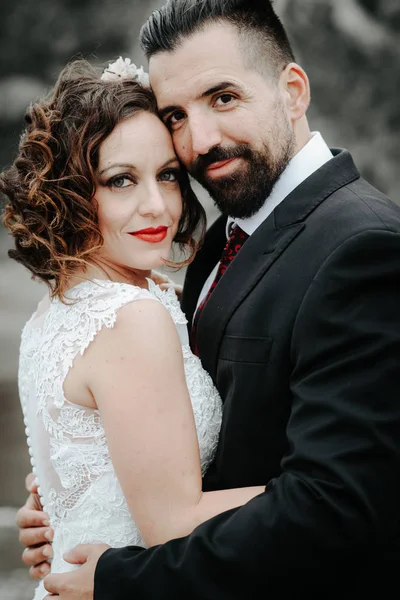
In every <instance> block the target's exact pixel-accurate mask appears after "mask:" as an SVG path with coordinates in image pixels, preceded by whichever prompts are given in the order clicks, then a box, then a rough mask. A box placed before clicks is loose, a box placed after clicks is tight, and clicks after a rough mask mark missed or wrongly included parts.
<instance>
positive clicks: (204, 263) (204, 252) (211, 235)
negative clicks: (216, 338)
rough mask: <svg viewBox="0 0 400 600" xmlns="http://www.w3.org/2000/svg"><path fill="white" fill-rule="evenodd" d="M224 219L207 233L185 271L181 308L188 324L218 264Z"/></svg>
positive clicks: (224, 235)
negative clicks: (202, 291) (204, 286)
mask: <svg viewBox="0 0 400 600" xmlns="http://www.w3.org/2000/svg"><path fill="white" fill-rule="evenodd" d="M226 220H227V219H226V217H224V216H221V217H219V218H218V219H217V220H216V221H214V223H213V224H212V225H211V227H210V229H209V230H208V231H207V235H206V239H205V241H204V245H203V246H202V248H201V249H200V250H199V251H198V253H197V255H196V258H195V260H194V261H193V262H192V263H191V264H190V265H189V267H188V269H187V271H186V277H185V285H184V287H183V293H182V300H181V307H182V310H183V312H184V313H185V315H186V318H187V320H188V322H189V327H190V324H191V322H192V319H193V313H194V311H195V308H196V305H197V300H198V298H199V296H200V292H201V290H202V288H203V285H204V283H205V281H206V279H207V277H208V276H209V275H210V273H211V271H212V270H213V269H214V267H215V265H216V264H217V263H218V261H219V259H220V257H221V254H222V251H223V249H224V246H225V244H226Z"/></svg>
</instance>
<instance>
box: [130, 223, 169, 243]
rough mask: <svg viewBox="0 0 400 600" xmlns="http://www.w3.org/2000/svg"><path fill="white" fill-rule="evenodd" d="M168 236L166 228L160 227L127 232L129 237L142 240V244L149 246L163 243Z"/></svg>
mask: <svg viewBox="0 0 400 600" xmlns="http://www.w3.org/2000/svg"><path fill="white" fill-rule="evenodd" d="M167 234H168V227H166V226H165V225H160V227H148V228H146V229H140V231H132V232H129V235H131V236H132V237H135V238H137V239H138V240H142V242H148V243H149V244H159V243H160V242H162V241H164V240H165V238H166V237H167Z"/></svg>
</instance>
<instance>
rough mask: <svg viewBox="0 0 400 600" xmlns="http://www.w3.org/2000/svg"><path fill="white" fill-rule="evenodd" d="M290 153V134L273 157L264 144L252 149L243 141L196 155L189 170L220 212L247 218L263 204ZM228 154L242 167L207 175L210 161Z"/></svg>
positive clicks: (220, 159) (291, 143) (215, 160)
mask: <svg viewBox="0 0 400 600" xmlns="http://www.w3.org/2000/svg"><path fill="white" fill-rule="evenodd" d="M293 153H294V139H293V137H292V136H289V137H288V138H287V140H286V143H285V145H284V146H282V147H281V148H280V152H279V155H278V156H276V157H274V156H272V153H271V152H270V150H269V148H268V147H267V146H266V145H265V146H264V148H263V150H262V151H257V150H252V149H251V147H250V146H249V145H248V144H245V143H242V144H237V145H236V146H235V147H230V148H222V147H221V146H215V147H214V148H211V150H210V151H209V152H208V153H207V154H202V155H199V156H198V157H197V158H196V160H195V161H194V162H193V164H192V166H191V167H190V169H189V172H190V174H191V175H192V176H193V177H194V178H195V179H197V181H198V182H199V183H200V184H201V185H202V186H203V187H204V188H205V189H206V190H207V192H208V193H209V194H210V196H211V198H212V199H213V200H214V203H215V205H216V206H217V208H218V209H219V210H220V211H221V212H222V213H223V214H225V215H228V216H230V217H234V218H237V219H247V218H249V217H252V216H253V215H255V214H256V213H257V212H258V211H259V210H260V208H261V207H262V206H263V204H264V202H265V201H266V199H267V198H268V196H269V195H270V193H271V191H272V188H273V187H274V185H275V184H276V182H277V181H278V179H279V177H280V176H281V175H282V173H283V171H284V170H285V169H286V166H287V164H288V162H289V160H290V159H291V158H292V156H293ZM231 158H241V159H242V160H243V161H244V163H245V167H243V168H238V169H237V171H236V172H234V173H232V174H231V175H227V176H226V177H219V178H218V179H212V178H211V177H209V176H208V175H207V173H206V169H207V167H208V166H209V165H211V164H212V163H214V162H217V161H222V160H229V159H231ZM246 167H247V168H246Z"/></svg>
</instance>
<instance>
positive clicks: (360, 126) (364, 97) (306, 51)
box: [0, 0, 400, 600]
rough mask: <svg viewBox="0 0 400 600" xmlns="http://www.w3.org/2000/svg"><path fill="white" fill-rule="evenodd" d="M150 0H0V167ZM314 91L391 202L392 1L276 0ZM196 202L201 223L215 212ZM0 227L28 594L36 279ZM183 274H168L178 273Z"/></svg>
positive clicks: (2, 377)
mask: <svg viewBox="0 0 400 600" xmlns="http://www.w3.org/2000/svg"><path fill="white" fill-rule="evenodd" d="M161 4H162V1H156V0H1V3H0V142H1V143H0V170H1V169H2V168H4V167H6V166H7V165H8V164H9V163H10V161H11V160H12V159H13V157H14V155H15V153H16V150H17V146H18V139H19V134H20V131H21V128H22V123H23V114H24V110H25V108H26V107H27V105H28V104H29V103H30V102H31V101H32V100H34V99H36V98H37V97H38V96H40V95H41V94H42V93H43V92H44V91H45V90H46V89H47V88H48V87H49V86H51V85H52V84H53V83H54V81H55V79H56V77H57V74H58V72H59V71H60V69H61V68H62V67H63V66H64V64H65V63H66V62H67V61H68V60H69V59H71V58H72V57H73V56H77V55H83V56H85V57H87V58H91V59H92V60H93V61H94V62H95V63H101V64H103V63H105V62H107V61H108V60H114V59H116V58H118V56H119V55H121V54H122V55H123V56H130V57H132V59H133V61H134V62H135V63H136V64H138V65H140V64H143V65H146V62H145V59H144V58H143V56H142V54H141V52H140V49H139V46H138V43H137V38H138V33H139V29H140V26H141V24H142V22H143V21H144V19H145V18H146V17H147V16H148V15H149V14H150V13H151V11H152V10H153V9H155V8H157V7H158V6H160V5H161ZM275 6H276V9H277V12H278V13H279V14H280V16H281V17H282V20H283V22H284V24H285V25H286V27H287V30H288V32H289V35H290V38H291V40H292V43H293V46H294V49H295V51H296V53H297V62H299V63H300V64H301V65H302V66H303V67H304V68H305V70H306V71H307V73H308V75H309V77H310V82H311V90H312V105H311V108H310V111H309V119H310V123H311V126H312V129H314V130H319V131H321V132H322V133H323V135H324V137H325V139H326V141H327V142H328V143H329V144H330V145H331V146H341V147H345V148H347V149H349V150H350V151H351V152H352V154H353V156H354V158H355V160H356V163H357V165H358V167H359V169H360V171H361V173H362V175H363V176H364V177H366V178H367V179H369V180H370V181H371V182H372V183H373V184H374V185H375V186H377V187H378V188H380V189H381V190H382V191H383V192H385V193H387V194H388V195H389V196H390V197H391V198H392V199H393V200H394V201H396V202H400V181H399V178H398V175H397V174H398V170H399V167H400V164H399V163H400V136H399V126H400V108H399V93H400V69H399V67H400V44H399V39H400V37H399V35H400V1H399V0H276V1H275ZM196 191H198V193H199V195H200V197H201V199H202V201H203V202H204V203H205V206H206V209H207V213H208V216H209V221H210V222H211V221H212V220H213V219H214V218H215V216H216V213H215V210H214V208H213V206H212V203H211V202H210V201H209V198H208V197H207V196H206V194H204V192H202V191H201V190H199V189H198V188H197V187H196ZM10 246H11V241H10V239H9V238H8V236H7V234H6V231H5V230H4V228H1V227H0V335H1V338H0V403H1V411H0V422H1V434H0V435H1V437H0V456H1V462H0V481H1V485H0V598H1V600H29V599H31V598H32V589H33V587H34V584H33V583H32V582H30V581H29V578H28V576H27V572H26V569H25V568H24V566H23V564H22V562H21V561H20V553H21V547H20V546H19V543H18V540H17V532H16V529H15V526H14V519H15V512H16V509H17V507H19V506H20V505H21V504H23V502H24V501H25V497H26V492H25V490H24V479H25V475H26V474H27V473H28V472H29V470H30V466H29V461H28V454H27V450H26V445H25V437H24V429H23V425H22V417H21V410H20V406H19V400H18V396H17V388H16V374H17V361H18V345H19V337H20V332H21V328H22V327H23V324H24V323H25V321H26V320H27V318H28V317H29V316H30V314H31V313H32V312H33V310H34V308H35V306H36V303H37V301H38V299H40V297H41V296H42V295H43V294H44V292H45V288H44V286H43V285H41V284H39V283H36V282H33V281H32V280H31V279H30V276H29V273H28V272H27V271H25V270H24V269H23V268H22V267H20V266H19V265H17V264H16V263H15V264H14V262H13V261H12V260H10V259H9V258H8V257H7V249H8V248H9V247H10ZM183 276H184V273H183V272H181V273H178V274H174V275H173V277H174V278H175V279H176V280H177V281H181V280H182V278H183Z"/></svg>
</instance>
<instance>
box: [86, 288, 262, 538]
mask: <svg viewBox="0 0 400 600" xmlns="http://www.w3.org/2000/svg"><path fill="white" fill-rule="evenodd" d="M84 361H85V367H86V368H85V372H86V373H87V372H89V373H90V378H89V381H88V387H89V389H90V392H91V393H92V395H93V397H94V399H95V402H96V404H97V406H98V408H99V410H100V413H101V417H102V420H103V423H104V427H105V431H106V436H107V441H108V445H109V450H110V454H111V458H112V461H113V464H114V467H115V470H116V473H117V476H118V478H119V481H120V483H121V487H122V489H123V491H124V494H125V496H126V498H127V502H128V505H129V508H130V511H131V513H132V516H133V518H134V520H135V522H136V524H137V526H138V527H139V530H140V532H141V534H142V536H143V538H144V540H145V542H146V544H148V545H149V546H151V545H155V544H158V543H162V542H165V541H167V540H169V539H172V538H177V537H181V536H184V535H186V534H188V533H190V532H191V531H192V530H193V529H194V528H195V527H196V526H197V525H199V524H200V523H202V522H203V521H205V520H207V519H209V518H211V517H212V516H215V515H217V514H219V513H220V512H223V511H225V510H229V509H230V508H233V507H236V506H240V505H242V504H244V503H246V502H247V501H248V500H250V499H251V498H253V497H254V496H256V495H258V494H260V493H262V492H263V491H264V487H262V486H260V487H253V488H240V489H234V490H225V491H220V492H207V493H203V492H202V479H201V471H200V457H199V448H198V443H197V436H196V429H195V424H194V417H193V412H192V407H191V403H190V398H189V393H188V389H187V385H186V379H185V373H184V366H183V357H182V351H181V345H180V341H179V337H178V334H177V331H176V328H175V325H174V323H173V322H172V319H171V317H170V315H169V313H168V312H167V310H166V309H165V307H164V306H163V305H161V304H160V303H158V302H156V301H153V300H140V301H137V302H134V303H131V304H128V305H126V306H125V307H123V308H122V309H121V310H120V311H119V313H118V318H117V322H116V324H115V327H114V328H113V329H104V330H103V331H101V332H100V334H99V335H98V336H97V337H96V339H95V341H94V343H93V344H91V346H90V347H89V348H88V351H87V353H86V355H85V357H84Z"/></svg>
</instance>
